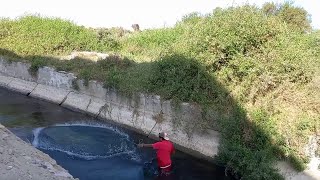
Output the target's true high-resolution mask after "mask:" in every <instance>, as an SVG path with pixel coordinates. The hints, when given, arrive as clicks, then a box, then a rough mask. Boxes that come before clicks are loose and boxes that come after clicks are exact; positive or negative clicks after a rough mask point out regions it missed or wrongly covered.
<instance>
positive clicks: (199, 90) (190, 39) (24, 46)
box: [0, 5, 320, 179]
mask: <svg viewBox="0 0 320 180" xmlns="http://www.w3.org/2000/svg"><path fill="white" fill-rule="evenodd" d="M239 18H240V19H241V21H239ZM0 37H1V39H0V44H1V49H0V54H1V55H2V56H5V57H6V59H10V60H12V61H26V62H30V63H31V65H32V66H31V68H30V70H31V71H32V72H36V70H37V69H38V68H39V67H42V66H52V67H55V68H56V69H57V70H63V71H68V72H73V73H75V74H76V75H77V76H78V78H82V79H84V80H85V82H88V81H89V80H91V79H95V80H99V81H101V82H104V83H105V86H107V87H114V88H116V89H118V90H119V91H121V92H123V93H126V94H127V95H130V94H134V93H136V92H144V93H149V94H158V95H161V97H162V98H164V99H173V100H174V101H175V102H182V101H185V102H191V103H194V104H198V105H199V106H200V107H201V109H202V114H201V117H199V119H196V120H194V121H195V122H193V124H192V125H194V127H193V128H192V130H195V129H196V130H204V129H206V128H214V129H219V131H220V132H221V135H222V139H221V146H220V151H219V155H218V157H217V161H218V162H221V163H223V164H225V165H226V167H227V168H228V169H229V170H230V171H231V172H232V173H233V174H234V175H235V176H239V177H242V178H244V179H281V178H282V177H281V176H280V175H279V174H278V173H277V170H276V169H274V168H273V167H274V163H275V162H276V161H277V160H279V159H282V160H287V161H289V162H291V164H292V165H293V166H294V167H296V169H298V170H302V169H304V167H305V163H306V162H307V161H308V157H306V155H305V153H304V146H305V145H306V144H307V143H308V137H309V136H312V135H315V134H318V135H319V127H320V124H319V122H320V120H319V119H320V113H319V112H320V107H319V104H320V102H319V99H320V93H319V92H320V91H319V88H320V83H319V82H320V78H319V77H320V53H319V52H320V49H319V47H320V46H319V45H320V33H319V31H314V32H312V33H308V34H306V33H303V32H301V29H300V28H295V27H294V26H291V25H288V24H287V23H286V22H284V21H283V20H282V19H281V17H279V16H277V15H268V16H267V15H265V14H264V12H263V11H262V10H261V9H259V8H257V7H253V6H247V5H246V6H242V7H237V8H227V9H215V10H214V11H213V12H212V13H211V14H208V15H205V16H201V15H199V14H190V15H188V16H185V17H184V18H183V20H181V21H180V22H178V23H177V24H176V25H175V27H173V28H163V29H152V30H145V31H142V32H134V33H131V32H127V31H124V30H122V29H86V28H84V27H81V26H77V25H75V24H73V23H71V22H68V21H65V20H62V19H56V18H43V17H39V16H26V17H22V18H20V19H17V20H8V19H2V20H1V21H0ZM84 50H86V51H99V52H106V53H109V54H114V55H112V56H110V57H109V58H107V59H105V60H101V61H98V62H93V61H90V60H87V59H81V58H76V59H73V60H70V61H67V60H60V59H59V58H58V57H57V56H61V55H67V54H69V53H70V52H71V51H84ZM257 167H259V168H257Z"/></svg>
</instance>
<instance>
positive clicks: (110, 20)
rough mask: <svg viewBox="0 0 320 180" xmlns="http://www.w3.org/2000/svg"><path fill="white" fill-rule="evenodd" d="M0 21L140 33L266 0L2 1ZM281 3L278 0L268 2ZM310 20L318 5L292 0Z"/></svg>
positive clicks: (317, 19) (318, 21) (315, 0)
mask: <svg viewBox="0 0 320 180" xmlns="http://www.w3.org/2000/svg"><path fill="white" fill-rule="evenodd" d="M3 1H4V2H2V3H1V6H0V17H9V18H16V17H19V16H22V15H24V14H35V13H37V14H40V15H42V16H50V17H52V16H54V17H60V18H63V19H68V20H71V21H73V22H75V23H77V24H79V25H84V26H87V27H117V26H122V27H124V28H127V29H130V27H131V25H132V24H135V23H137V24H139V25H140V28H141V29H146V28H156V27H164V26H167V27H168V26H172V25H174V24H175V23H176V22H177V21H178V20H179V19H181V17H182V16H183V15H186V14H188V13H191V12H195V11H196V12H200V13H202V14H205V13H209V12H211V11H212V10H213V9H214V8H216V7H227V6H231V5H232V4H235V5H237V4H238V5H239V4H242V3H250V4H256V5H262V4H263V3H264V2H267V1H266V0H3ZM269 1H274V2H278V3H279V2H283V1H281V0H269ZM295 4H296V5H297V6H301V7H303V8H305V9H306V10H307V11H308V12H309V13H310V14H311V17H312V26H313V27H314V28H316V29H320V10H319V8H320V1H319V0H296V1H295Z"/></svg>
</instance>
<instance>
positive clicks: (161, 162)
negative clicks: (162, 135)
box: [152, 140, 174, 167]
mask: <svg viewBox="0 0 320 180" xmlns="http://www.w3.org/2000/svg"><path fill="white" fill-rule="evenodd" d="M152 147H153V149H155V150H157V160H158V166H159V167H165V166H168V165H171V154H172V153H173V152H174V147H173V144H172V143H171V142H170V141H167V140H162V141H159V142H156V143H154V144H152Z"/></svg>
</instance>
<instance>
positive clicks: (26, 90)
mask: <svg viewBox="0 0 320 180" xmlns="http://www.w3.org/2000/svg"><path fill="white" fill-rule="evenodd" d="M36 85H37V83H35V82H30V81H25V80H22V79H18V78H14V79H13V80H12V81H11V82H10V83H9V84H8V89H10V90H13V91H16V92H19V93H21V94H24V95H28V94H30V93H31V91H32V90H33V89H34V88H35V87H36Z"/></svg>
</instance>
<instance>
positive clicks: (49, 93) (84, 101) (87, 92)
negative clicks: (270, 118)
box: [0, 58, 219, 160]
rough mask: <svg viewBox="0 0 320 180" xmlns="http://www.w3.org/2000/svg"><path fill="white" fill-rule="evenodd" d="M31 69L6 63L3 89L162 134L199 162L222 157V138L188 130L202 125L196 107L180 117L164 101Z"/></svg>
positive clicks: (1, 67) (186, 107)
mask: <svg viewBox="0 0 320 180" xmlns="http://www.w3.org/2000/svg"><path fill="white" fill-rule="evenodd" d="M29 67H30V64H26V63H22V62H8V61H6V60H5V59H3V58H2V59H0V86H2V87H5V88H8V89H11V90H13V91H17V92H20V93H22V94H24V95H27V96H31V97H34V98H39V99H43V100H46V101H50V102H53V103H56V104H59V105H61V106H63V107H66V108H69V109H72V110H74V111H79V112H83V113H87V114H89V115H91V116H94V117H96V118H99V119H102V120H107V121H108V120H109V121H110V120H111V121H113V122H115V123H117V124H120V125H123V126H126V127H128V128H130V129H133V130H135V131H137V132H140V133H142V134H146V135H147V134H149V133H150V132H151V136H153V137H157V134H158V133H159V132H161V131H165V132H167V133H168V134H169V135H170V138H171V140H172V141H173V142H174V143H175V144H176V145H177V147H178V149H180V150H182V151H184V152H187V153H192V155H194V156H200V157H205V158H206V159H209V160H212V159H213V157H214V155H216V154H217V152H218V145H219V133H218V132H216V131H214V130H209V129H208V130H205V131H202V132H198V131H196V130H191V131H190V130H189V131H186V130H185V128H184V127H185V125H186V123H183V122H188V121H191V120H196V119H197V118H199V117H200V115H201V112H200V109H199V108H198V107H196V106H194V105H191V104H188V103H182V104H180V105H179V112H177V111H175V110H174V108H173V107H172V104H171V102H170V101H163V100H161V98H160V96H156V95H147V94H142V93H140V94H137V95H136V96H134V97H127V96H124V95H122V94H120V93H118V92H117V91H116V90H115V89H107V88H104V87H103V84H102V83H100V82H97V81H89V83H88V85H87V86H85V85H84V82H83V80H79V79H77V78H76V77H75V76H74V75H73V74H72V73H66V72H57V71H55V70H54V69H53V68H49V67H43V68H40V69H39V70H38V72H37V73H36V75H33V74H31V73H30V72H29ZM177 118H178V119H180V121H179V122H182V123H180V124H178V125H177V124H175V123H174V121H173V120H174V119H177ZM151 130H152V131H151Z"/></svg>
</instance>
